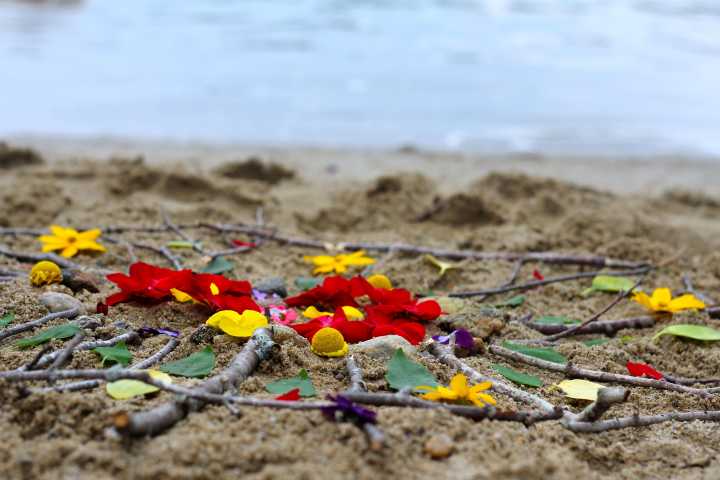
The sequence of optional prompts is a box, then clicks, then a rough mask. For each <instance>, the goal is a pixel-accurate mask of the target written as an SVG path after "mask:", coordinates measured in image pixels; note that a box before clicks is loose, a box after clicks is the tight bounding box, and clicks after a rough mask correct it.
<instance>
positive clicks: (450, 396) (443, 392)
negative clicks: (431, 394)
mask: <svg viewBox="0 0 720 480" xmlns="http://www.w3.org/2000/svg"><path fill="white" fill-rule="evenodd" d="M437 392H438V393H439V394H440V396H441V397H442V398H443V399H444V400H457V399H458V398H461V397H460V396H459V395H458V394H457V392H456V391H454V390H451V389H449V388H447V387H442V386H440V387H437Z"/></svg>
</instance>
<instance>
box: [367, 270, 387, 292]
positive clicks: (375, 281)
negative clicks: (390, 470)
mask: <svg viewBox="0 0 720 480" xmlns="http://www.w3.org/2000/svg"><path fill="white" fill-rule="evenodd" d="M367 281H368V283H369V284H370V285H372V286H373V287H375V288H382V289H385V290H391V289H392V288H393V286H392V282H391V281H390V279H389V278H388V277H386V276H385V275H382V274H379V273H376V274H375V275H370V276H369V277H368V279H367Z"/></svg>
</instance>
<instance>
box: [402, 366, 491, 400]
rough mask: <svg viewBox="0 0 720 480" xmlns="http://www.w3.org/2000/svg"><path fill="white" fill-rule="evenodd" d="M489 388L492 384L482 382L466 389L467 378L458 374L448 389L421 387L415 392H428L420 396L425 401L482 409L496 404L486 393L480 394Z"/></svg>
mask: <svg viewBox="0 0 720 480" xmlns="http://www.w3.org/2000/svg"><path fill="white" fill-rule="evenodd" d="M491 386H492V383H490V382H482V383H478V384H477V385H473V386H472V387H468V384H467V377H466V376H465V375H463V374H462V373H458V374H457V375H455V376H454V377H453V378H452V380H450V388H447V387H443V386H439V387H428V386H421V387H417V388H416V390H427V391H428V392H427V393H425V394H423V395H421V398H424V399H425V400H432V401H435V402H447V403H472V404H474V405H476V406H478V407H484V406H485V405H495V403H496V402H495V399H494V398H493V397H491V396H490V395H488V394H487V393H481V392H483V391H484V390H487V389H488V388H490V387H491Z"/></svg>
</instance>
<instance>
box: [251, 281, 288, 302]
mask: <svg viewBox="0 0 720 480" xmlns="http://www.w3.org/2000/svg"><path fill="white" fill-rule="evenodd" d="M254 287H255V289H256V290H260V291H261V292H263V293H269V294H272V293H274V294H276V295H280V296H281V297H283V298H285V297H287V294H288V292H287V284H286V283H285V279H284V278H281V277H272V278H266V279H263V280H260V281H259V282H256V283H255V284H254Z"/></svg>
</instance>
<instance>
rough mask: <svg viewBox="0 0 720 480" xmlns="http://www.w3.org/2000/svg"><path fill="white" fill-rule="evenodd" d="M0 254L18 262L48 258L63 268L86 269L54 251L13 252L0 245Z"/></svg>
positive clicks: (31, 261) (32, 261) (30, 261)
mask: <svg viewBox="0 0 720 480" xmlns="http://www.w3.org/2000/svg"><path fill="white" fill-rule="evenodd" d="M0 255H3V256H5V257H9V258H14V259H15V260H18V261H20V262H27V263H34V262H40V261H42V260H49V261H51V262H53V263H55V264H57V265H58V266H60V267H63V268H74V269H77V270H87V268H85V267H83V266H82V265H80V264H79V263H75V262H73V261H72V260H68V259H67V258H65V257H61V256H60V255H57V254H55V253H25V252H13V251H12V250H10V249H9V248H8V247H6V246H5V245H0Z"/></svg>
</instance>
